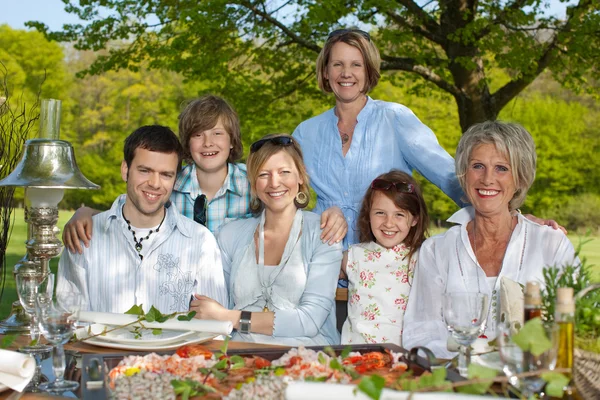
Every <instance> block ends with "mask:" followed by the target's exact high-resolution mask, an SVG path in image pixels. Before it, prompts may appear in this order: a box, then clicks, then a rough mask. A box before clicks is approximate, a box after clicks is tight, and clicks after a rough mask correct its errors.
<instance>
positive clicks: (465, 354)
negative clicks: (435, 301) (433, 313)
mask: <svg viewBox="0 0 600 400" xmlns="http://www.w3.org/2000/svg"><path fill="white" fill-rule="evenodd" d="M444 300H445V301H444V306H443V311H444V319H445V320H446V325H447V326H448V330H449V331H450V332H451V333H452V336H453V337H454V338H455V339H456V341H457V342H458V344H459V345H460V347H459V352H458V373H459V374H460V375H461V376H464V377H466V376H467V368H468V367H469V364H470V363H471V354H470V351H469V347H470V346H471V344H472V343H473V342H474V341H475V339H477V337H478V336H479V334H480V332H481V328H482V326H483V323H484V322H485V319H486V317H487V315H486V314H487V313H486V306H487V295H485V294H482V293H474V292H455V293H446V294H445V295H444Z"/></svg>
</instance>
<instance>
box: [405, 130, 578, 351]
mask: <svg viewBox="0 0 600 400" xmlns="http://www.w3.org/2000/svg"><path fill="white" fill-rule="evenodd" d="M455 166H456V174H457V177H458V179H459V182H460V185H461V186H462V188H463V190H464V193H465V196H466V197H467V199H468V201H469V202H470V203H471V204H472V206H471V207H466V208H463V209H462V210H460V211H458V212H457V213H456V214H454V215H453V216H452V217H451V218H450V219H449V220H448V221H449V222H453V223H457V224H458V225H457V226H454V227H452V228H451V229H449V230H448V231H446V232H445V233H443V234H441V235H438V236H434V237H431V238H429V239H427V240H426V241H425V242H424V243H423V245H422V247H421V250H420V253H419V260H418V265H417V268H416V273H415V278H414V281H413V286H412V290H411V293H410V297H409V301H408V308H407V311H406V315H405V317H404V333H403V346H404V347H405V348H412V347H414V346H426V347H428V348H429V349H431V350H432V351H433V352H434V354H435V355H436V356H437V357H441V358H446V357H447V358H450V357H452V356H454V355H455V354H456V353H453V352H451V351H449V350H448V348H447V339H448V336H449V334H448V330H447V325H446V324H445V322H444V319H443V316H442V302H443V298H444V293H451V292H480V293H483V294H485V295H487V296H488V299H490V301H488V310H486V311H488V313H487V321H486V323H485V325H484V332H483V335H482V337H484V338H487V339H488V340H491V339H493V338H494V337H495V336H496V324H497V322H498V320H499V316H498V313H499V305H500V282H501V278H508V279H510V280H512V281H514V282H518V283H520V284H525V283H526V282H528V281H540V280H542V278H543V277H542V270H543V268H544V267H546V266H549V265H557V266H561V265H565V264H566V263H571V262H573V261H574V260H575V250H574V248H573V245H572V244H571V242H570V241H569V239H568V238H567V236H566V235H565V234H564V233H563V232H562V231H560V230H555V229H552V228H551V227H549V226H543V225H539V224H537V223H536V222H533V221H531V220H528V219H526V218H524V217H523V216H522V215H521V214H520V213H519V212H517V208H518V207H519V206H520V205H521V204H523V201H524V200H525V196H526V195H527V191H528V190H529V188H530V187H531V184H532V183H533V180H534V178H535V167H536V153H535V144H534V142H533V138H532V137H531V135H530V134H529V132H527V131H526V130H525V129H524V128H523V127H522V126H520V125H518V124H513V123H506V122H500V121H494V122H492V121H488V122H484V123H480V124H476V125H473V126H472V127H471V128H469V129H468V130H467V132H465V133H464V135H463V136H462V138H461V140H460V142H459V144H458V148H457V150H456V158H455Z"/></svg>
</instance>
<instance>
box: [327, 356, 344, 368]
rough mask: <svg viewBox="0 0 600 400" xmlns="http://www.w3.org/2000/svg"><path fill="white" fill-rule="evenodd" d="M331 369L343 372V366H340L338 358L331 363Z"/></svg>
mask: <svg viewBox="0 0 600 400" xmlns="http://www.w3.org/2000/svg"><path fill="white" fill-rule="evenodd" d="M329 367H330V368H331V369H335V370H338V371H341V370H342V364H340V362H339V361H338V359H337V357H336V358H332V359H331V361H329Z"/></svg>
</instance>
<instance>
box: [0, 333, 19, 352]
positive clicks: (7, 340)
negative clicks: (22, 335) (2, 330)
mask: <svg viewBox="0 0 600 400" xmlns="http://www.w3.org/2000/svg"><path fill="white" fill-rule="evenodd" d="M18 337H19V335H4V337H3V338H2V342H0V349H6V348H8V347H9V346H10V345H11V344H13V343H14V342H15V340H17V338H18Z"/></svg>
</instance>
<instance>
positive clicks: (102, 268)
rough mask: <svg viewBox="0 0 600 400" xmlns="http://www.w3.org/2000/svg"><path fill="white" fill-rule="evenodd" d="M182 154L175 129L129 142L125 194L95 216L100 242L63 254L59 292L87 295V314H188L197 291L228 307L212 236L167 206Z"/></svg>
mask: <svg viewBox="0 0 600 400" xmlns="http://www.w3.org/2000/svg"><path fill="white" fill-rule="evenodd" d="M181 157H182V148H181V145H180V143H179V140H178V138H177V136H175V134H174V133H173V132H172V131H171V130H170V129H169V128H166V127H163V126H159V125H151V126H143V127H141V128H139V129H138V130H136V131H135V132H133V133H132V134H131V135H130V136H129V137H127V139H126V140H125V147H124V160H123V162H122V163H121V176H122V177H123V180H124V181H125V182H127V195H126V196H120V197H119V198H117V199H116V200H115V201H114V203H113V206H112V207H111V209H110V210H108V211H105V212H103V213H100V214H97V215H95V216H94V217H93V221H94V224H93V236H94V240H93V241H91V242H90V246H89V247H87V248H84V251H83V254H78V253H71V252H69V251H65V252H64V253H63V255H62V257H61V259H60V263H59V268H58V286H57V291H75V292H80V293H82V295H83V299H84V304H83V309H84V310H91V311H104V312H113V313H123V312H125V311H127V310H128V309H129V308H131V306H132V305H134V304H138V305H139V304H143V305H144V306H145V307H146V309H148V308H150V306H152V305H153V306H155V307H156V308H157V309H159V310H160V311H161V312H165V313H167V312H174V311H186V310H188V308H189V301H190V298H191V297H192V296H193V295H194V294H196V293H197V294H202V295H206V296H209V297H213V296H214V297H213V298H215V299H216V300H217V301H219V302H220V303H221V304H222V305H224V306H227V292H226V289H225V282H224V277H223V268H222V265H221V255H220V252H219V248H218V246H217V242H216V240H215V238H214V236H213V235H212V234H211V233H210V231H209V230H208V229H206V228H205V227H203V226H202V225H200V224H197V223H195V222H194V221H192V220H190V219H188V218H186V217H183V216H182V215H181V214H179V213H178V212H177V210H176V209H175V207H169V203H168V201H169V196H170V195H171V192H172V191H173V185H174V184H175V178H176V175H177V172H178V170H179V169H180V168H181ZM82 247H83V246H82Z"/></svg>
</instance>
